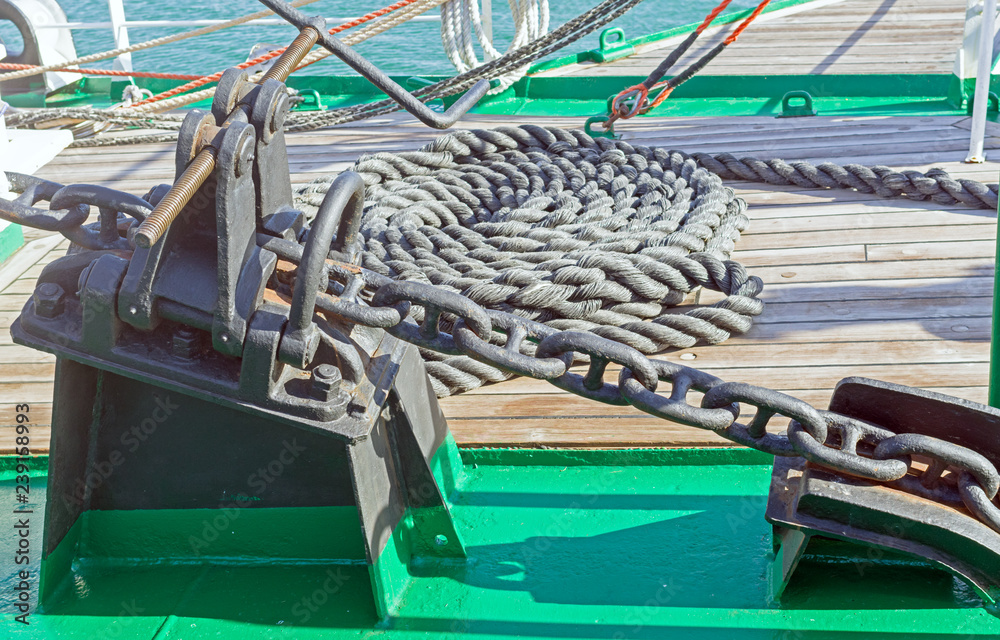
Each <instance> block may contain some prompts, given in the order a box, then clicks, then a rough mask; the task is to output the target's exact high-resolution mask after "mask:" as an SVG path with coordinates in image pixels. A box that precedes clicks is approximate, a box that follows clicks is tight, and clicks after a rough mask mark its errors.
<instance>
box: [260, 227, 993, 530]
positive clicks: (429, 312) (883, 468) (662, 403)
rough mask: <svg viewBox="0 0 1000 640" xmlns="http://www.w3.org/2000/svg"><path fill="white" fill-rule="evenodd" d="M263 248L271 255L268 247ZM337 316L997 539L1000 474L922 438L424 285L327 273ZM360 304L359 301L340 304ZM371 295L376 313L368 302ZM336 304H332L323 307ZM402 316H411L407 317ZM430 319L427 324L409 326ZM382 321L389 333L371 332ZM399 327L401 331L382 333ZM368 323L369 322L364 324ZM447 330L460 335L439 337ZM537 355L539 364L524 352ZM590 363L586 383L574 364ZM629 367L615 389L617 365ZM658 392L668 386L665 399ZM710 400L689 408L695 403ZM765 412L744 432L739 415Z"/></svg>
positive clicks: (347, 268) (961, 450) (342, 267)
mask: <svg viewBox="0 0 1000 640" xmlns="http://www.w3.org/2000/svg"><path fill="white" fill-rule="evenodd" d="M265 246H266V245H265ZM327 267H328V272H329V276H330V283H331V284H330V286H331V287H332V289H333V293H334V295H337V298H336V300H337V305H338V309H337V310H334V309H332V308H330V307H329V306H326V305H323V304H320V305H319V306H320V308H321V309H328V310H329V311H330V312H332V313H334V314H336V315H339V316H341V317H343V318H345V319H348V320H349V321H351V322H356V323H359V324H364V325H367V326H371V327H382V328H384V329H385V330H386V331H387V332H388V333H390V334H392V335H394V336H396V337H397V338H399V339H401V340H403V341H406V342H409V343H411V344H414V345H417V346H419V347H421V348H424V349H430V350H432V351H436V352H438V353H443V354H448V355H466V356H469V357H470V358H473V359H474V360H477V361H479V362H482V363H484V364H488V365H491V366H494V367H496V368H498V369H500V370H502V371H506V372H508V373H512V374H514V375H520V376H526V377H529V378H533V379H536V380H546V381H548V382H549V383H551V384H553V385H555V386H557V387H559V388H561V389H564V390H566V391H569V392H570V393H573V394H575V395H578V396H581V397H583V398H588V399H590V400H595V401H597V402H602V403H604V404H611V405H631V406H633V407H635V408H637V409H639V410H640V411H643V412H644V413H647V414H649V415H652V416H655V417H658V418H663V419H665V420H670V421H672V422H677V423H680V424H684V425H688V426H692V427H698V428H701V429H707V430H709V431H714V432H715V433H717V434H719V435H720V436H722V437H723V438H726V439H728V440H730V441H732V442H735V443H737V444H741V445H744V446H747V447H750V448H753V449H757V450H758V451H763V452H765V453H769V454H772V455H775V456H801V457H804V458H805V459H806V460H808V461H810V462H812V463H813V464H816V465H818V466H821V467H825V468H827V469H832V470H834V471H836V472H839V473H842V474H847V475H850V476H853V477H857V478H863V479H866V480H870V481H873V482H878V483H883V484H886V485H888V486H891V487H893V488H896V489H900V490H902V491H905V492H907V493H912V494H916V495H919V496H922V497H924V498H928V499H931V500H934V501H936V502H941V503H945V504H949V505H952V506H964V507H965V508H966V509H968V511H970V512H971V513H972V514H973V515H974V516H975V517H976V518H978V519H979V520H980V521H981V522H983V523H984V524H986V525H987V526H989V527H991V528H992V529H994V530H995V531H997V532H1000V508H998V507H997V505H996V504H995V502H994V498H996V496H997V493H998V490H1000V472H998V471H997V468H996V466H995V465H994V464H993V463H992V462H991V461H990V460H988V459H987V458H986V457H985V456H983V455H981V454H979V453H977V452H975V451H973V450H972V449H969V448H967V447H963V446H960V445H957V444H954V443H952V442H948V441H945V440H941V439H938V438H934V437H931V436H926V435H920V434H911V433H904V434H897V433H895V432H893V431H891V430H889V429H885V428H883V427H881V426H878V425H875V424H871V423H868V422H864V421H861V420H858V419H855V418H851V417H849V416H845V415H841V414H839V413H835V412H832V411H823V410H820V409H816V408H815V407H813V406H811V405H810V404H808V403H806V402H804V401H802V400H799V399H798V398H795V397H793V396H790V395H787V394H784V393H781V392H779V391H775V390H774V389H769V388H767V387H761V386H757V385H752V384H747V383H743V382H726V381H723V380H722V379H720V378H717V377H715V376H713V375H711V374H708V373H705V372H704V371H699V370H697V369H693V368H690V367H685V366H683V365H679V364H675V363H672V362H666V361H662V360H654V359H651V358H648V357H646V356H645V355H643V354H642V353H641V352H639V351H638V350H636V349H633V348H632V347H629V346H627V345H624V344H621V343H619V342H615V341H613V340H609V339H607V338H603V337H601V336H598V335H595V334H593V333H588V332H582V331H559V330H557V329H554V328H552V327H549V326H546V325H544V324H541V323H539V322H534V321H532V320H528V319H526V318H521V317H518V316H516V315H513V314H509V313H505V312H503V311H497V310H487V309H484V308H483V307H481V306H479V305H478V304H476V303H475V302H472V301H471V300H469V299H468V298H466V297H464V296H462V295H460V294H457V293H454V292H452V291H448V290H446V289H443V288H440V287H437V286H435V285H431V284H424V283H419V282H406V281H393V280H390V279H389V278H387V277H385V276H381V275H379V274H377V273H374V272H371V271H368V270H367V269H361V270H360V271H359V269H358V267H356V266H354V265H350V264H347V263H338V262H335V261H328V263H327ZM345 292H353V293H352V295H350V296H347V297H345V296H343V295H341V294H342V293H345ZM368 295H370V298H368V299H369V300H370V303H367V304H366V303H365V302H364V300H363V298H367V297H368ZM323 297H325V298H328V299H331V298H332V296H329V295H327V294H324V295H323V296H321V298H323ZM401 305H402V306H401ZM407 306H408V307H409V309H410V310H411V311H412V310H414V309H418V308H419V309H422V310H423V314H422V320H421V321H420V322H419V323H418V322H417V321H416V320H414V319H413V317H411V315H406V314H401V313H400V311H401V309H405V308H406V307H407ZM376 315H377V316H378V317H379V318H380V319H381V320H382V321H381V322H365V321H364V318H365V317H366V316H367V317H374V316H376ZM387 317H400V318H401V319H400V320H399V322H397V323H396V324H394V325H388V326H387V323H386V322H385V321H384V320H385V319H386V318H387ZM359 320H360V322H359ZM442 321H443V322H447V323H449V324H451V325H452V326H453V327H454V328H453V329H452V331H453V333H452V334H448V333H446V332H444V331H443V330H442V328H441V327H442ZM530 343H533V345H534V353H533V354H532V353H528V352H527V351H529V350H530V349H526V348H525V347H526V345H528V344H530ZM583 360H585V361H589V363H588V364H587V368H586V371H585V372H583V373H580V372H577V371H573V370H572V366H573V363H574V362H578V361H583ZM612 363H613V364H617V365H620V366H621V369H620V371H619V373H618V376H617V380H611V381H609V380H608V378H609V375H608V371H607V368H608V365H610V364H612ZM661 383H666V385H668V388H667V389H664V388H663V385H662V384H661ZM692 390H693V391H696V392H699V393H701V394H703V395H702V398H701V401H700V402H699V403H692V402H689V400H688V395H689V394H690V393H691V391H692ZM744 404H745V405H749V406H751V407H754V408H755V409H756V413H755V415H754V417H753V418H752V419H751V420H750V421H748V422H746V423H744V422H740V421H739V417H740V414H741V405H744ZM775 416H784V417H786V418H790V419H791V422H790V423H789V426H788V429H787V431H786V432H782V433H777V432H774V431H773V429H772V430H769V425H770V423H771V422H772V420H773V419H774V418H775Z"/></svg>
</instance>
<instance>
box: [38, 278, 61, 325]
mask: <svg viewBox="0 0 1000 640" xmlns="http://www.w3.org/2000/svg"><path fill="white" fill-rule="evenodd" d="M65 296H66V292H65V291H63V288H62V287H60V286H59V285H57V284H56V283H55V282H43V283H41V284H39V285H38V286H37V287H35V293H34V295H33V296H32V298H33V299H34V302H35V314H36V315H39V316H41V317H43V318H54V317H56V316H57V315H59V314H60V313H62V312H63V309H64V308H65V303H64V298H65Z"/></svg>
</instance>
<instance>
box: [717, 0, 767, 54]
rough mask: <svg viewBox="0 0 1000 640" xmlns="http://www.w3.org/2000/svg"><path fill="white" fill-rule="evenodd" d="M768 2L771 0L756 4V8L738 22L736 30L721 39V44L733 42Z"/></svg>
mask: <svg viewBox="0 0 1000 640" xmlns="http://www.w3.org/2000/svg"><path fill="white" fill-rule="evenodd" d="M769 2H771V0H764V1H763V2H761V3H760V4H759V5H757V8H756V9H754V10H753V13H751V14H750V15H748V16H747V17H746V19H745V20H743V22H741V23H740V26H738V27H736V30H735V31H733V32H732V33H730V34H729V37H728V38H726V39H725V40H723V41H722V42H723V44H726V45H729V44H732V43H733V42H735V41H736V38H739V37H740V34H741V33H743V30H744V29H746V28H747V27H749V26H750V23H751V22H753V21H754V20H756V19H757V16H759V15H760V13H761V11H763V10H764V7H766V6H767V5H768V3H769Z"/></svg>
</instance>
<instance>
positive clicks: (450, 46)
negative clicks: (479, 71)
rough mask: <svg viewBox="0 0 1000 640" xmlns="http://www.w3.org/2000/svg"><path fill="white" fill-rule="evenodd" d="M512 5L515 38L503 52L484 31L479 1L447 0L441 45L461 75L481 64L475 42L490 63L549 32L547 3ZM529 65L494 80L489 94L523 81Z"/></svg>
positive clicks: (522, 0) (528, 0)
mask: <svg viewBox="0 0 1000 640" xmlns="http://www.w3.org/2000/svg"><path fill="white" fill-rule="evenodd" d="M509 4H510V10H511V14H512V16H513V19H514V37H513V39H512V40H511V43H510V45H509V46H508V47H507V50H506V51H505V52H503V53H501V52H500V51H498V50H497V49H496V48H495V47H494V46H493V43H492V42H490V39H489V38H488V37H487V35H486V32H485V31H484V30H483V19H482V15H480V13H479V0H447V2H445V3H444V4H442V5H441V42H442V43H443V44H444V50H445V53H446V54H448V59H449V60H451V63H452V64H453V65H454V66H455V69H457V70H458V71H459V73H462V72H465V71H470V70H472V69H475V68H476V67H478V66H479V65H480V64H481V63H480V61H479V58H478V57H477V56H476V50H475V46H474V45H475V43H479V46H480V48H481V49H482V50H483V55H484V56H485V59H486V61H490V60H496V59H498V58H501V57H503V55H504V53H508V52H511V51H515V50H517V49H519V48H521V47H523V46H525V45H527V44H530V43H531V42H532V41H534V40H537V39H538V38H540V37H541V36H543V35H545V34H546V33H547V32H548V30H549V2H548V0H510V2H509ZM528 66H529V65H524V66H522V67H520V68H518V69H514V70H512V71H508V72H506V73H504V74H503V75H500V76H498V77H495V78H493V79H494V80H496V81H497V82H498V85H497V86H496V87H494V88H493V89H491V90H490V93H491V94H495V93H500V92H502V91H504V90H505V89H507V87H509V86H510V85H512V84H514V83H515V82H517V81H518V80H520V79H521V78H523V77H524V74H525V73H527V72H528Z"/></svg>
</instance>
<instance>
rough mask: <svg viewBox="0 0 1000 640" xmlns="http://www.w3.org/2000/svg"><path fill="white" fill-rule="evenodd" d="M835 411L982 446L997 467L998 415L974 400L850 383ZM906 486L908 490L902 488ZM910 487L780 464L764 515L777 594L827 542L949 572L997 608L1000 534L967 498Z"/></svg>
mask: <svg viewBox="0 0 1000 640" xmlns="http://www.w3.org/2000/svg"><path fill="white" fill-rule="evenodd" d="M830 410H831V411H835V412H837V413H840V414H844V415H848V416H850V417H852V418H856V419H858V420H864V421H866V422H870V423H873V424H878V425H881V426H884V427H885V428H888V429H891V430H893V431H895V432H897V433H919V434H924V435H930V436H933V437H937V438H941V439H943V440H947V441H949V442H953V443H956V444H961V445H963V446H968V447H975V448H976V451H978V452H981V453H982V454H983V455H984V456H986V457H987V458H989V459H990V461H991V462H992V461H996V460H997V459H998V458H1000V411H998V410H997V409H993V408H991V407H986V406H984V405H979V404H977V403H973V402H969V401H966V400H961V399H959V398H952V397H949V396H944V395H941V394H937V393H933V392H929V391H923V390H920V389H913V388H910V387H904V386H902V385H897V384H892V383H887V382H880V381H875V380H868V379H865V378H847V379H845V380H843V381H841V382H840V384H839V385H838V386H837V390H836V392H835V394H834V397H833V400H832V401H831V403H830ZM903 485H905V486H907V487H908V488H909V489H910V490H909V491H904V490H902V489H901V488H898V487H900V486H903ZM912 490H913V487H912V483H903V482H902V481H897V487H893V486H886V485H881V484H876V483H873V482H870V481H867V480H862V479H858V478H853V477H850V476H847V475H843V474H839V473H836V472H834V471H831V470H828V469H823V468H820V467H818V466H815V465H813V464H811V463H808V462H806V460H805V459H803V458H795V457H789V458H781V457H779V458H775V463H774V469H773V472H772V476H771V490H770V494H769V496H768V504H767V511H766V518H767V520H768V522H770V523H771V524H772V525H774V536H775V559H774V562H773V573H772V595H773V597H775V598H780V596H781V594H782V593H783V592H784V590H785V588H786V586H787V585H788V583H789V581H790V580H791V577H792V575H793V573H794V572H795V570H796V568H797V566H798V564H799V560H800V559H801V558H802V556H803V554H804V553H805V551H806V548H807V546H808V545H809V543H810V540H811V539H812V538H813V537H814V536H821V537H824V538H831V539H834V540H844V541H849V542H855V543H858V544H860V545H864V546H866V547H870V548H875V549H879V550H881V551H882V552H889V553H898V554H903V555H905V556H908V557H910V558H914V559H917V560H920V561H923V562H926V563H930V564H931V565H933V566H937V567H939V568H942V569H944V570H946V571H948V572H950V573H952V574H953V575H955V576H956V577H958V578H959V579H961V580H963V581H964V582H966V583H967V584H968V585H969V586H970V587H972V589H973V590H974V591H975V592H976V593H977V594H978V595H979V596H980V597H981V598H982V600H983V602H984V604H985V605H986V606H987V608H990V609H991V610H992V609H994V608H995V607H996V604H997V597H998V595H1000V534H998V533H997V532H996V531H994V530H993V529H991V528H990V527H989V526H987V525H985V524H983V523H982V522H980V521H979V520H978V519H976V518H974V517H972V516H971V515H970V514H969V513H968V511H966V510H965V509H964V507H962V506H961V504H960V502H959V503H957V504H954V505H952V504H942V502H941V501H940V500H930V499H928V498H925V497H921V496H920V495H915V493H913V492H912ZM929 492H930V489H928V493H929ZM857 561H858V562H865V561H870V560H865V559H861V558H859V559H858V560H857Z"/></svg>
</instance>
